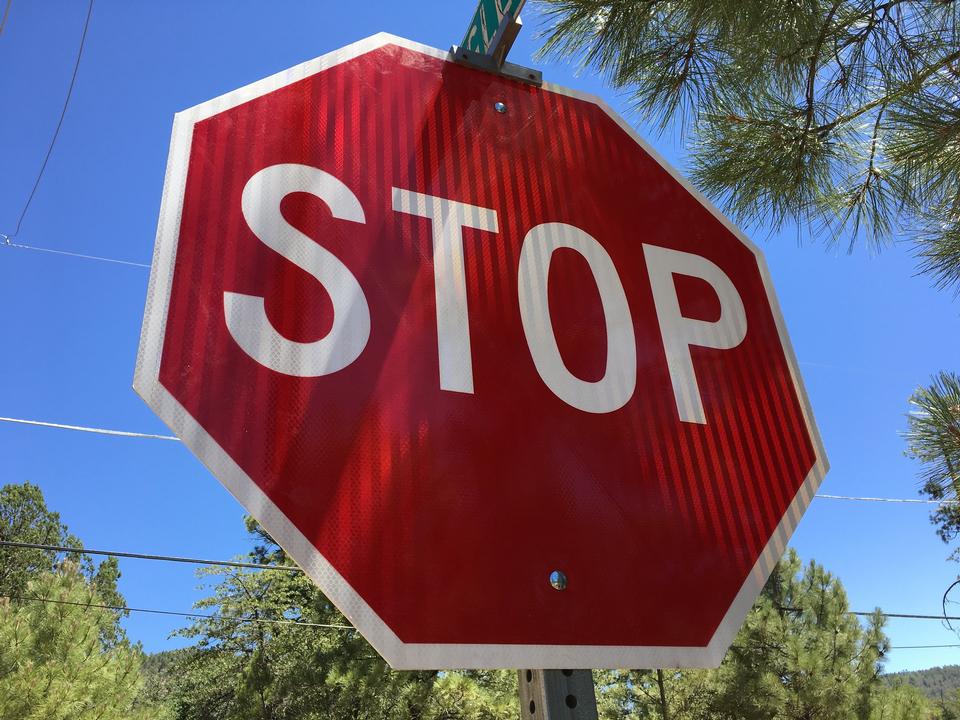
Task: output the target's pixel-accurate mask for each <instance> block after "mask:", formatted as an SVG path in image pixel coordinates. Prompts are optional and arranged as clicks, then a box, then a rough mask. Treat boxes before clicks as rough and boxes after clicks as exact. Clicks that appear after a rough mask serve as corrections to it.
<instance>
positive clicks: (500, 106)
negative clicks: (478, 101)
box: [493, 101, 507, 115]
mask: <svg viewBox="0 0 960 720" xmlns="http://www.w3.org/2000/svg"><path fill="white" fill-rule="evenodd" d="M493 109H494V110H496V111H497V112H498V113H500V114H501V115H503V114H504V113H505V112H506V111H507V105H506V103H502V102H500V101H497V102H495V103H494V104H493Z"/></svg>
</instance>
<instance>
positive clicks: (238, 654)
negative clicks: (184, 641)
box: [166, 519, 517, 720]
mask: <svg viewBox="0 0 960 720" xmlns="http://www.w3.org/2000/svg"><path fill="white" fill-rule="evenodd" d="M247 527H248V530H250V531H251V533H252V534H253V537H254V538H255V541H256V545H255V547H254V549H253V551H252V553H251V554H250V555H249V558H248V559H249V560H251V561H253V562H258V563H272V564H279V565H290V568H291V570H290V572H285V571H267V572H260V571H235V570H233V569H230V570H222V569H208V570H202V571H200V573H201V575H202V577H205V578H209V579H212V580H215V584H214V585H213V592H212V594H211V595H210V596H209V597H207V598H205V599H204V600H201V601H200V602H199V603H198V606H199V607H201V608H204V609H209V610H214V611H215V617H213V618H204V619H198V620H197V621H195V622H194V623H193V624H192V625H191V626H189V627H188V628H185V629H184V630H182V631H180V632H179V634H180V635H182V636H184V637H187V638H191V639H193V640H194V641H195V644H194V645H193V646H192V647H191V648H188V649H186V650H182V651H179V652H178V654H177V656H176V657H175V658H172V659H171V661H170V662H169V663H167V667H166V672H167V673H169V674H171V675H172V680H171V681H170V682H168V683H166V686H167V688H168V692H169V695H168V697H167V700H168V702H169V703H170V704H171V706H172V707H173V708H174V711H175V715H176V717H177V718H178V720H228V719H229V720H234V719H237V720H241V719H246V718H256V719H257V720H279V719H281V718H283V719H284V720H308V719H309V720H313V719H316V720H320V719H321V718H322V719H323V720H328V719H329V720H336V719H337V718H345V719H346V718H351V719H353V718H384V719H396V720H406V719H407V718H423V720H429V719H431V718H437V719H439V718H444V719H445V720H459V719H462V720H487V719H489V720H494V719H495V718H503V717H511V716H513V715H515V714H516V710H517V700H516V698H517V687H516V677H515V674H514V673H513V672H509V671H508V672H472V673H467V672H463V673H461V672H437V671H416V672H400V671H395V670H392V669H391V668H390V667H389V666H388V665H387V664H386V663H385V662H384V661H383V660H382V659H381V658H380V656H379V655H378V654H377V652H376V651H375V650H374V649H373V648H372V647H370V645H369V644H368V643H367V642H366V641H365V640H364V639H363V638H362V637H361V636H360V634H359V633H358V632H357V631H356V630H353V629H352V628H350V626H349V623H348V622H347V620H346V619H345V618H344V617H343V616H342V615H341V614H340V612H339V611H337V609H336V608H334V607H333V605H332V604H331V603H330V601H329V600H328V599H327V598H326V597H325V596H324V595H323V594H322V593H321V592H320V591H319V590H318V589H317V588H316V587H315V586H314V585H313V583H312V581H310V580H309V579H308V578H307V577H306V576H304V575H303V574H302V573H300V572H299V571H297V569H296V567H295V566H294V565H293V564H292V563H291V561H290V560H289V558H287V556H286V554H285V553H284V552H283V550H281V549H280V547H279V546H278V545H277V544H276V543H275V542H274V541H273V540H272V538H270V536H269V535H268V534H266V533H265V532H264V531H263V529H262V528H261V527H260V526H259V525H257V524H256V523H255V522H254V521H252V520H250V519H248V523H247ZM241 619H243V620H252V621H254V622H243V621H238V620H241ZM284 619H286V620H298V621H302V622H309V623H318V624H320V625H326V626H328V627H310V626H298V625H285V624H276V623H271V622H266V623H258V622H256V621H257V620H266V621H273V620H281V621H282V620H284Z"/></svg>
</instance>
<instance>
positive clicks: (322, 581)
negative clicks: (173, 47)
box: [133, 33, 829, 669]
mask: <svg viewBox="0 0 960 720" xmlns="http://www.w3.org/2000/svg"><path fill="white" fill-rule="evenodd" d="M384 45H398V46H400V47H403V48H406V49H408V50H412V51H414V52H418V53H423V54H425V55H429V56H431V57H435V58H438V59H440V60H445V61H449V62H452V60H451V57H450V54H449V53H447V52H444V51H441V50H437V49H435V48H431V47H428V46H426V45H422V44H420V43H417V42H413V41H411V40H406V39H403V38H400V37H397V36H395V35H390V34H389V33H378V34H376V35H372V36H370V37H368V38H365V39H363V40H360V41H358V42H355V43H353V44H351V45H348V46H346V47H344V48H341V49H339V50H336V51H334V52H331V53H327V54H326V55H323V56H322V57H319V58H316V59H314V60H310V61H308V62H305V63H301V64H300V65H297V66H295V67H292V68H290V69H289V70H285V71H283V72H280V73H277V74H275V75H271V76H270V77H268V78H264V79H263V80H259V81H257V82H254V83H251V84H250V85H247V86H245V87H242V88H239V89H237V90H233V91H232V92H229V93H226V94H225V95H221V96H220V97H218V98H215V99H213V100H210V101H208V102H204V103H201V104H200V105H196V106H195V107H193V108H190V109H189V110H185V111H183V112H180V113H177V115H176V116H175V118H174V123H173V133H172V138H171V142H170V154H169V158H168V162H167V170H166V176H165V179H164V186H163V199H162V201H161V205H160V218H159V222H158V227H157V240H156V245H155V248H154V254H153V263H152V267H151V272H150V283H149V286H148V290H147V303H146V309H145V311H144V320H143V328H142V331H141V336H140V348H139V352H138V354H137V365H136V371H135V374H134V382H133V387H134V389H135V390H136V391H137V393H138V394H139V395H140V396H141V397H142V398H143V399H144V401H146V403H147V405H149V406H150V408H151V409H153V410H154V412H156V413H157V415H159V416H160V418H161V419H162V420H163V421H164V422H165V423H166V424H167V425H168V426H169V428H170V429H171V430H172V431H173V432H174V434H176V435H177V437H179V438H180V439H181V440H183V442H184V444H186V446H187V447H188V448H190V450H191V451H192V452H193V453H194V455H196V456H197V457H198V458H199V459H200V461H201V462H202V463H203V464H204V465H206V467H207V468H208V469H209V470H210V472H211V473H213V475H214V476H215V477H216V478H217V479H218V480H220V482H221V483H222V484H223V485H224V486H225V487H226V488H227V489H228V490H229V491H230V493H231V494H232V495H233V496H234V497H235V498H236V499H237V501H239V502H240V504H241V505H243V507H244V508H246V509H247V510H248V511H249V512H250V513H251V514H252V515H253V516H254V517H255V518H257V520H258V521H259V522H260V523H261V524H262V525H263V527H264V528H265V529H266V530H267V531H268V532H269V533H270V534H271V535H272V536H273V538H274V539H275V540H276V541H277V542H278V543H280V545H281V547H283V549H284V550H285V551H286V552H287V554H288V555H289V556H290V557H291V558H293V560H294V561H296V563H297V564H298V565H299V566H300V567H301V568H303V570H304V572H306V574H307V575H308V576H310V578H312V579H313V581H314V582H315V583H316V584H317V585H318V586H319V587H320V588H321V589H322V590H323V592H324V593H325V594H326V595H327V596H328V597H329V598H330V600H331V601H332V602H333V603H334V604H335V605H336V606H337V607H338V608H339V609H340V611H341V612H342V613H343V614H344V615H345V616H346V617H347V619H349V620H350V622H351V623H353V625H354V626H355V627H356V628H357V629H358V630H359V631H360V632H361V633H362V634H363V636H364V637H365V638H366V639H367V640H368V641H369V642H370V644H371V645H373V647H374V648H376V650H377V651H378V652H379V653H380V654H381V655H382V656H383V657H384V658H385V659H386V660H387V662H389V663H390V665H391V666H393V667H394V668H397V669H438V668H441V669H448V668H471V669H484V668H537V669H550V668H671V667H716V666H717V665H719V664H720V661H721V660H722V659H723V656H724V654H725V653H726V651H727V648H728V646H729V645H730V643H731V642H732V641H733V638H734V636H735V635H736V633H737V631H738V630H739V628H740V625H741V624H742V623H743V620H744V618H745V617H746V615H747V612H748V611H749V610H750V607H751V606H752V605H753V602H754V600H755V599H756V597H757V595H758V594H759V592H760V590H761V589H762V588H763V585H764V583H765V582H766V580H767V578H768V577H769V575H770V572H771V571H772V570H773V567H774V565H775V564H776V563H777V561H778V560H779V558H780V556H781V555H782V554H783V552H784V550H785V549H786V546H787V541H788V540H789V538H790V536H791V535H792V534H793V531H794V530H795V529H796V527H797V523H798V522H799V520H800V517H801V516H802V515H803V513H804V511H805V510H806V509H807V506H808V505H809V504H810V501H811V500H812V498H813V496H814V495H815V494H816V491H817V488H818V487H819V485H820V483H821V482H822V480H823V478H824V476H825V475H826V473H827V470H828V469H829V464H828V462H827V458H826V453H825V451H824V448H823V442H822V440H821V438H820V434H819V431H818V430H817V426H816V423H815V422H814V418H813V411H812V409H811V407H810V401H809V399H808V398H807V394H806V390H805V389H804V386H803V382H802V380H801V377H800V373H799V370H798V367H797V361H796V357H795V355H794V352H793V347H792V346H791V344H790V339H789V337H788V336H787V331H786V326H785V324H784V321H783V316H782V313H781V311H780V306H779V303H778V302H777V298H776V295H775V294H774V291H773V283H772V281H771V278H770V272H769V269H768V268H767V264H766V262H765V260H764V258H763V253H762V252H761V251H760V249H759V248H758V247H757V246H756V245H754V244H753V243H752V242H751V241H750V240H749V239H747V238H746V236H744V234H743V233H742V232H741V231H740V230H739V229H738V228H737V227H736V226H735V225H733V223H731V222H730V220H728V219H727V218H726V217H724V216H723V214H722V213H721V212H720V211H719V210H717V209H716V208H715V207H714V206H713V204H712V203H710V201H709V200H707V199H706V198H705V197H704V196H703V195H701V194H700V193H699V192H698V191H697V190H696V189H695V188H693V187H692V186H691V185H690V184H689V183H688V182H687V181H686V180H685V179H684V178H683V177H682V176H681V175H680V174H679V173H678V172H677V171H676V170H675V169H674V168H673V167H671V166H670V164H669V163H667V162H666V160H664V159H663V158H662V157H661V156H660V154H659V153H658V152H657V151H656V150H654V149H653V148H652V147H650V146H649V145H648V144H647V143H646V142H645V141H644V140H643V139H642V138H640V137H639V136H638V135H637V133H636V132H635V131H634V130H633V128H632V127H630V125H628V124H627V122H626V121H625V120H624V119H623V118H621V117H620V116H619V115H618V114H617V113H616V112H614V111H613V109H611V108H610V107H609V106H608V105H607V104H606V103H605V102H604V101H603V100H601V99H600V98H597V97H595V96H593V95H589V94H586V93H581V92H578V91H576V90H570V89H568V88H564V87H560V86H558V85H553V84H551V83H544V85H543V89H544V90H547V91H549V92H554V93H560V94H563V95H568V96H570V97H574V98H577V99H579V100H584V101H586V102H590V103H593V104H595V105H597V106H598V107H600V108H601V109H602V110H603V111H604V112H606V113H607V114H608V115H609V116H610V117H611V118H612V119H613V120H614V121H615V122H616V123H617V124H618V125H619V126H620V127H621V128H622V129H623V130H624V132H626V133H627V134H628V135H629V136H630V137H631V138H633V140H634V141H635V142H636V143H637V144H638V145H640V146H641V147H642V148H643V149H644V150H645V151H646V152H647V153H649V154H650V155H651V156H652V157H653V158H654V159H656V160H657V162H658V163H659V164H660V165H661V166H662V167H663V168H664V169H665V170H666V171H667V172H669V173H670V174H671V175H672V176H673V177H674V178H675V179H676V180H677V182H679V183H681V184H682V185H683V186H684V187H685V188H686V189H687V191H688V192H689V193H690V194H691V195H693V196H694V197H695V198H696V199H697V200H698V201H699V202H700V203H701V204H702V205H703V206H704V207H706V208H707V209H708V210H709V211H710V212H711V213H712V214H713V215H714V216H715V217H716V218H717V219H718V220H720V221H721V222H722V223H723V224H724V226H726V228H727V229H728V230H730V232H732V233H733V234H734V235H736V237H737V238H739V240H740V241H741V242H742V243H743V244H744V245H746V246H747V247H748V248H750V250H751V251H752V252H753V253H754V255H755V256H756V258H757V264H758V266H759V268H760V272H761V275H762V276H763V282H764V286H765V287H766V292H767V298H768V301H769V303H770V309H771V311H772V313H773V316H774V319H775V320H776V324H777V330H778V332H779V334H780V341H781V343H782V345H783V348H784V353H785V355H786V358H787V362H788V365H789V367H790V373H791V377H792V379H793V384H794V387H795V389H796V392H797V396H798V398H799V399H800V400H801V405H802V409H803V413H804V420H805V421H806V427H807V431H808V432H809V434H810V438H811V440H812V441H813V446H814V450H815V453H816V458H817V459H816V461H815V463H814V466H813V468H812V469H811V470H810V472H809V474H808V475H807V477H806V478H805V479H804V482H803V485H802V486H801V487H800V489H799V490H798V491H797V494H796V495H795V497H794V499H793V501H792V502H791V503H790V506H789V507H788V508H787V511H786V512H785V514H784V517H783V519H782V520H781V522H780V524H779V525H778V526H777V528H776V531H775V532H774V533H773V536H772V537H771V539H770V541H769V542H768V543H767V545H766V547H765V548H764V550H763V552H762V553H761V554H760V557H759V558H758V559H757V562H756V563H755V565H754V567H753V569H752V570H751V572H750V574H749V575H748V576H747V578H746V580H745V581H744V583H743V586H742V587H741V588H740V591H739V592H738V593H737V595H736V597H735V599H734V601H733V603H732V605H731V606H730V608H729V610H728V611H727V613H726V614H725V616H724V617H723V620H722V621H721V622H720V625H719V627H718V628H717V630H716V632H715V633H714V635H713V637H712V638H711V640H710V642H709V643H708V644H707V645H706V646H703V647H663V646H650V647H638V646H611V645H520V644H515V645H510V644H497V645H493V644H453V643H450V644H447V643H405V642H403V641H402V640H400V638H399V637H397V635H396V633H394V632H393V631H392V630H391V629H390V628H389V627H388V626H387V624H386V623H385V622H384V621H383V620H382V619H381V618H380V617H379V615H377V613H376V612H375V611H374V610H373V608H371V607H370V606H369V605H368V604H367V603H366V602H365V601H364V600H363V598H362V597H360V595H359V594H358V593H357V592H356V591H355V590H354V589H353V588H352V587H351V586H350V584H349V583H348V582H347V581H346V580H345V579H344V577H343V576H342V575H341V574H340V573H339V572H337V570H336V569H335V568H334V567H333V566H332V565H331V564H330V563H329V562H327V560H326V559H325V558H324V557H323V556H322V555H321V554H320V553H319V552H318V551H317V549H316V548H314V547H313V546H312V545H311V544H310V542H308V541H307V539H306V538H305V537H304V536H303V534H302V533H301V532H300V531H299V530H298V529H297V528H296V527H295V526H294V525H293V523H292V522H290V520H288V519H287V517H286V516H285V515H284V514H283V513H282V512H281V511H280V510H279V509H278V508H277V507H276V505H274V504H273V503H272V502H271V501H270V499H269V498H268V497H267V496H266V495H264V493H263V492H262V491H261V490H260V488H259V487H258V486H257V484H256V483H255V482H254V481H253V480H252V479H251V478H250V477H249V476H247V474H246V473H244V471H243V470H242V469H241V468H240V466H239V465H237V464H236V463H235V462H234V461H233V460H232V459H231V458H230V457H229V455H227V453H226V451H224V449H223V448H221V447H220V445H218V444H217V442H216V441H215V440H214V439H213V438H212V437H210V435H208V434H207V433H206V431H204V429H203V428H202V427H201V426H200V424H199V423H198V422H197V421H196V420H195V419H194V418H193V417H192V416H191V415H190V413H188V412H187V411H186V410H185V409H184V407H183V406H182V405H181V404H180V403H179V402H178V401H177V400H176V399H175V398H174V397H173V396H172V395H171V394H170V393H169V392H168V391H167V390H166V389H165V388H164V387H163V385H161V384H160V380H159V376H160V359H161V354H162V350H163V337H164V332H165V328H166V321H167V311H168V306H169V301H170V290H171V285H172V282H173V271H174V263H175V260H176V253H177V241H178V239H179V229H180V220H181V215H182V211H183V197H184V190H185V187H186V178H187V166H188V162H189V158H190V145H191V140H192V137H193V127H194V125H195V124H196V123H197V122H198V121H200V120H204V119H206V118H209V117H211V116H212V115H216V114H217V113H220V112H223V111H225V110H228V109H230V108H233V107H235V106H237V105H240V104H241V103H245V102H247V101H249V100H252V99H254V98H257V97H260V96H261V95H265V94H267V93H269V92H273V91H274V90H277V89H279V88H281V87H284V86H286V85H289V84H291V83H294V82H297V81H298V80H301V79H303V78H306V77H309V76H311V75H314V74H316V73H318V72H321V71H323V70H326V69H327V68H330V67H333V66H335V65H339V64H341V63H343V62H346V61H348V60H351V59H352V58H355V57H357V56H359V55H362V54H364V53H367V52H370V51H371V50H375V49H377V48H379V47H382V46H384Z"/></svg>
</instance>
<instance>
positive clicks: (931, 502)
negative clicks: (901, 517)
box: [814, 493, 960, 505]
mask: <svg viewBox="0 0 960 720" xmlns="http://www.w3.org/2000/svg"><path fill="white" fill-rule="evenodd" d="M814 497H818V498H823V499H824V500H861V501H864V502H887V503H912V504H917V505H955V504H956V503H960V500H922V499H910V498H881V497H856V496H853V495H823V494H819V493H818V494H817V495H815V496H814Z"/></svg>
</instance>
